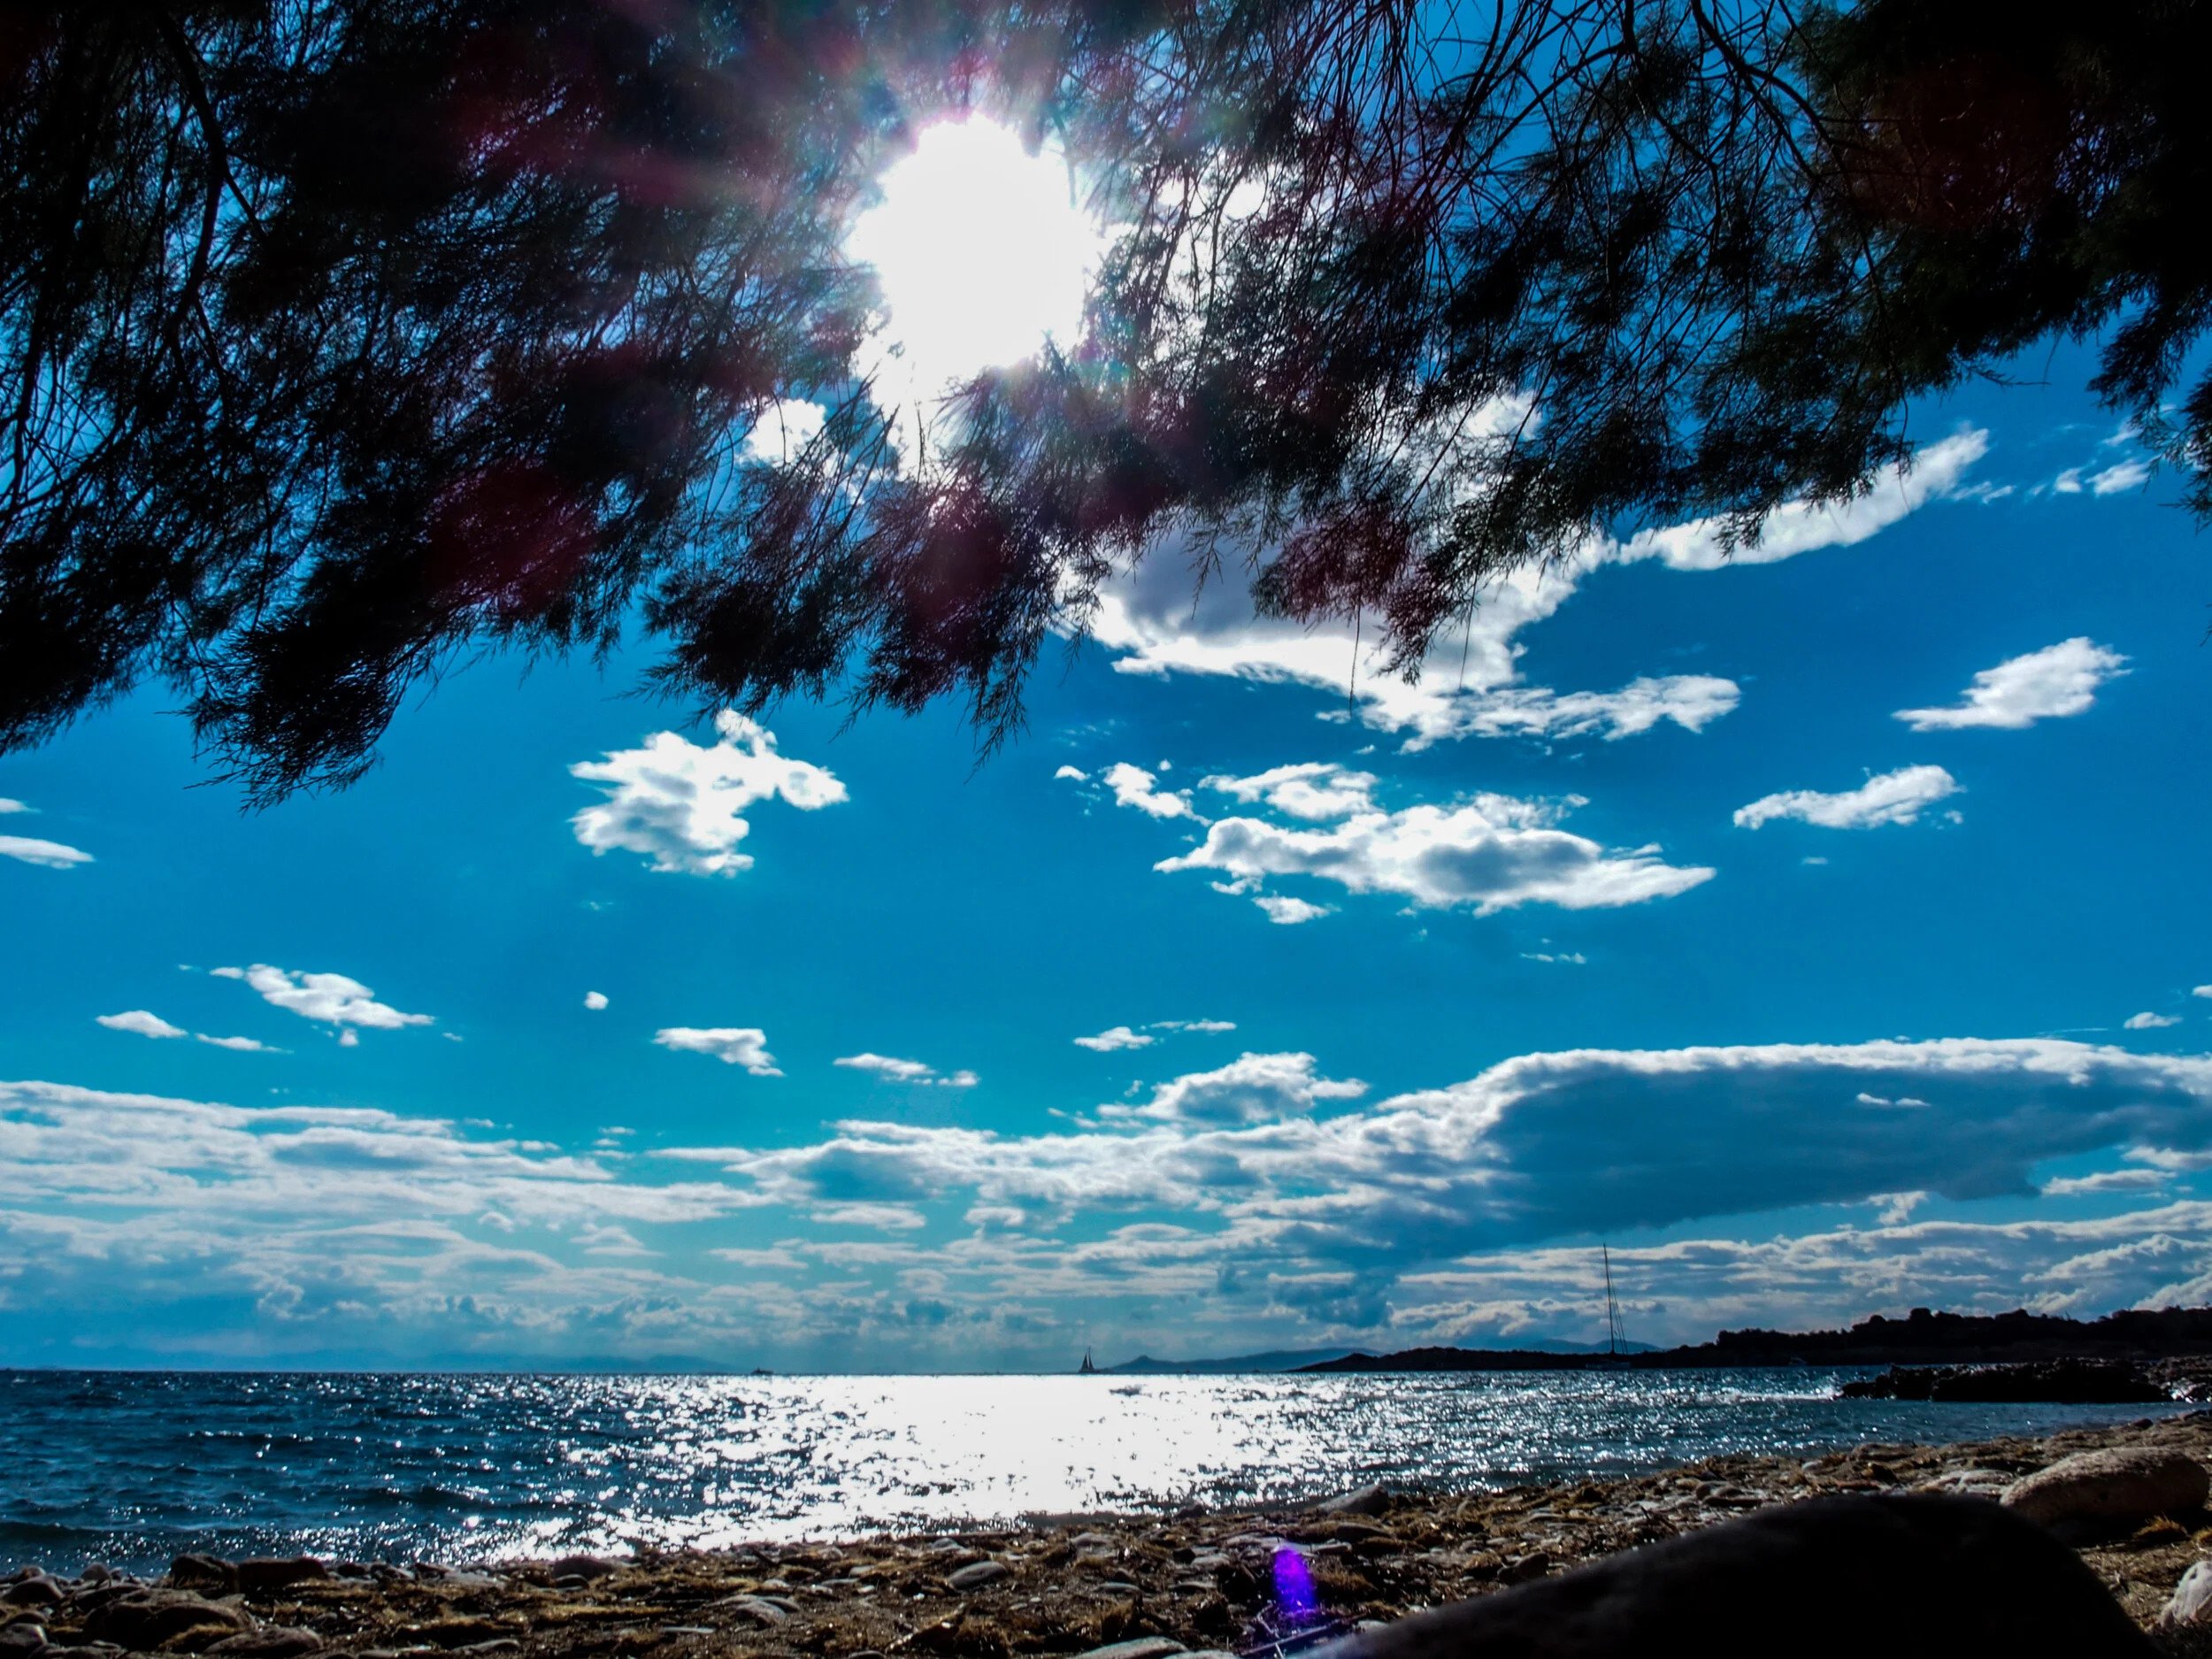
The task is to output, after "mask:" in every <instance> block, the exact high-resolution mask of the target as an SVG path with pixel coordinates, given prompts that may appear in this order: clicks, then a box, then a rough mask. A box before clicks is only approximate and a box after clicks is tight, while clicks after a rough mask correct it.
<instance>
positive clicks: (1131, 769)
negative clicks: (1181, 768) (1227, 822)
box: [1099, 760, 1197, 818]
mask: <svg viewBox="0 0 2212 1659" xmlns="http://www.w3.org/2000/svg"><path fill="white" fill-rule="evenodd" d="M1099 781H1100V782H1102V783H1103V784H1104V785H1105V786H1106V787H1108V788H1109V789H1111V790H1112V791H1113V792H1114V804H1115V805H1116V806H1130V807H1134V808H1136V810H1138V811H1140V812H1141V813H1143V814H1144V815H1145V816H1146V817H1148V818H1194V817H1196V816H1197V814H1196V813H1194V812H1193V811H1192V810H1191V803H1190V802H1189V800H1188V799H1187V797H1186V796H1184V795H1179V794H1177V793H1176V792H1175V791H1173V790H1171V789H1162V788H1160V787H1157V786H1158V780H1157V778H1156V775H1155V774H1154V773H1152V772H1147V771H1146V770H1145V769H1144V768H1143V767H1141V766H1133V765H1131V764H1129V763H1128V762H1127V761H1125V760H1122V761H1116V762H1115V763H1114V764H1112V765H1110V766H1109V767H1107V768H1106V770H1105V771H1104V772H1101V773H1100V774H1099Z"/></svg>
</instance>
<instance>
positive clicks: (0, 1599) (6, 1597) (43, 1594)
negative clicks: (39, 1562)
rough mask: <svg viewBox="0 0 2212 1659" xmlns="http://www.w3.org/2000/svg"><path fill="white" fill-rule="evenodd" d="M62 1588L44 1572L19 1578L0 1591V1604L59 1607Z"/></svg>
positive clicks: (61, 1598)
mask: <svg viewBox="0 0 2212 1659" xmlns="http://www.w3.org/2000/svg"><path fill="white" fill-rule="evenodd" d="M62 1600H63V1597H62V1588H61V1586H59V1585H58V1584H56V1583H55V1582H54V1581H53V1580H52V1579H51V1578H48V1577H47V1576H46V1575H45V1574H44V1573H39V1574H36V1575H35V1576H34V1577H31V1578H19V1579H17V1580H16V1581H15V1582H14V1583H13V1584H12V1585H10V1586H8V1587H7V1588H6V1589H5V1590H4V1591H0V1604H4V1605H6V1606H8V1607H59V1606H60V1605H61V1603H62Z"/></svg>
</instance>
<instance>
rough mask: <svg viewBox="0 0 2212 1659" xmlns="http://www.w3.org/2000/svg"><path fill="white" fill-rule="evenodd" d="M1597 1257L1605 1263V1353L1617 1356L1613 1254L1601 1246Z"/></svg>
mask: <svg viewBox="0 0 2212 1659" xmlns="http://www.w3.org/2000/svg"><path fill="white" fill-rule="evenodd" d="M1598 1257H1599V1259H1600V1260H1601V1262H1603V1263H1605V1351H1606V1353H1607V1355H1608V1356H1617V1355H1618V1354H1619V1353H1620V1351H1621V1310H1620V1306H1619V1304H1618V1303H1617V1302H1615V1301H1614V1300H1613V1252H1612V1250H1611V1248H1609V1247H1608V1246H1606V1245H1602V1244H1601V1245H1599V1246H1598Z"/></svg>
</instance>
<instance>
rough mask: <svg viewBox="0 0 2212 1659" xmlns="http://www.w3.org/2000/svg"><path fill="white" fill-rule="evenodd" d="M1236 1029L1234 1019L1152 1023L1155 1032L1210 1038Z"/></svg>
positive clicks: (1172, 1020) (1174, 1020)
mask: <svg viewBox="0 0 2212 1659" xmlns="http://www.w3.org/2000/svg"><path fill="white" fill-rule="evenodd" d="M1236 1028H1237V1022H1236V1021H1235V1020H1233V1019H1156V1020H1154V1021H1153V1022H1152V1029H1153V1030H1155V1031H1193V1032H1198V1033H1202V1034H1205V1035H1210V1036H1218V1035H1219V1034H1220V1033H1223V1032H1225V1031H1234V1030H1235V1029H1236Z"/></svg>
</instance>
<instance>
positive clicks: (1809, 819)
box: [1735, 766, 1960, 830]
mask: <svg viewBox="0 0 2212 1659" xmlns="http://www.w3.org/2000/svg"><path fill="white" fill-rule="evenodd" d="M1959 792H1960V785H1959V781H1958V780H1957V779H1955V778H1954V777H1953V776H1951V774H1950V773H1949V772H1946V771H1945V770H1944V769H1943V768H1942V767H1940V766H1902V767H1900V768H1899V769H1898V770H1897V771H1895V772H1883V773H1882V774H1881V775H1880V776H1878V777H1872V778H1869V779H1868V780H1866V781H1865V782H1864V783H1863V784H1861V785H1860V786H1859V787H1857V788H1855V789H1845V790H1840V791H1838V792H1837V793H1836V794H1833V795H1824V794H1822V793H1821V792H1820V791H1819V790H1817V789H1785V790H1782V791H1780V792H1779V793H1778V794H1775V795H1761V796H1760V797H1759V798H1758V799H1757V800H1756V801H1754V802H1752V803H1750V804H1749V805H1747V806H1740V807H1738V808H1737V809H1736V814H1735V822H1736V824H1737V826H1738V827H1739V828H1741V829H1757V828H1759V827H1760V826H1762V825H1764V824H1771V823H1774V822H1776V821H1777V820H1778V819H1782V818H1796V819H1798V820H1800V821H1801V822H1803V823H1807V824H1816V825H1818V826H1820V827H1822V828H1823V829H1847V830H1849V829H1876V828H1879V827H1880V826H1883V825H1886V824H1917V823H1918V822H1919V821H1920V815H1921V814H1922V813H1923V812H1924V811H1926V810H1928V809H1929V808H1930V807H1932V806H1933V805H1934V804H1935V803H1937V802H1939V801H1947V800H1949V799H1950V798H1951V797H1952V796H1953V795H1957V794H1958V793H1959Z"/></svg>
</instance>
